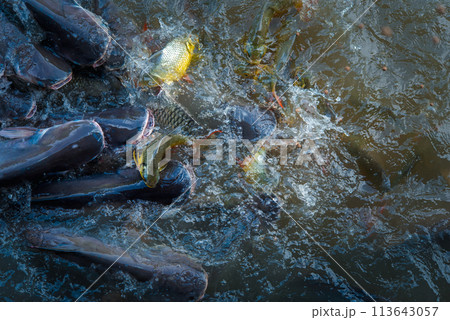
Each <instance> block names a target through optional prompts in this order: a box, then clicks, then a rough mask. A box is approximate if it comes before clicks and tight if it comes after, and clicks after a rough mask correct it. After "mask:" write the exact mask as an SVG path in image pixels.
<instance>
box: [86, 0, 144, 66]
mask: <svg viewBox="0 0 450 320" xmlns="http://www.w3.org/2000/svg"><path fill="white" fill-rule="evenodd" d="M93 8H94V9H93V12H94V13H95V14H97V15H99V16H101V17H102V18H103V19H104V20H105V21H106V22H107V23H108V27H109V29H110V30H111V33H112V34H113V35H114V41H113V42H112V44H111V50H110V53H109V56H108V58H107V60H106V62H105V65H104V66H105V67H106V68H107V69H108V70H121V69H124V68H125V67H126V62H127V56H128V54H130V52H131V51H132V49H133V39H134V38H135V37H136V36H137V35H139V34H140V32H139V28H138V26H137V25H136V23H135V22H134V21H133V20H132V19H131V17H129V16H126V14H124V10H122V9H121V8H119V7H118V6H117V5H116V4H115V3H114V2H113V1H111V0H94V1H93Z"/></svg>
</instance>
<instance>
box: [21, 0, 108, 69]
mask: <svg viewBox="0 0 450 320" xmlns="http://www.w3.org/2000/svg"><path fill="white" fill-rule="evenodd" d="M23 1H24V2H25V3H26V5H27V7H28V9H29V10H30V11H31V12H32V14H33V16H34V18H35V19H36V21H37V22H38V24H39V25H40V26H41V28H42V29H43V30H44V31H46V32H47V35H48V41H49V43H50V46H51V47H52V49H53V50H54V51H55V53H57V54H58V55H60V56H61V57H63V58H65V59H67V60H69V61H71V62H72V63H75V64H78V65H81V66H93V67H97V66H100V65H102V64H103V63H104V62H105V60H106V58H107V56H108V50H109V47H110V45H111V36H110V35H109V30H108V27H107V26H106V24H105V22H104V21H103V19H102V18H100V17H99V16H97V15H96V14H94V13H92V12H90V11H88V10H86V9H85V8H83V7H80V6H79V5H78V4H76V3H75V2H74V1H73V0H23Z"/></svg>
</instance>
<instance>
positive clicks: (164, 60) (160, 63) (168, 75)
mask: <svg viewBox="0 0 450 320" xmlns="http://www.w3.org/2000/svg"><path fill="white" fill-rule="evenodd" d="M197 43H199V40H198V37H197V36H194V35H188V36H185V37H179V38H175V39H173V40H172V41H170V42H169V43H168V44H167V45H166V46H165V47H164V49H162V50H160V51H158V52H156V53H155V54H153V55H152V56H150V58H149V61H148V63H149V64H150V66H149V68H148V69H145V70H143V73H142V76H141V80H140V85H141V86H142V87H158V86H161V85H162V84H163V83H167V84H170V83H173V82H176V81H179V80H180V79H181V78H182V77H183V76H184V75H185V74H186V71H187V69H188V67H189V66H190V64H191V62H192V58H193V56H194V50H195V46H196V44H197Z"/></svg>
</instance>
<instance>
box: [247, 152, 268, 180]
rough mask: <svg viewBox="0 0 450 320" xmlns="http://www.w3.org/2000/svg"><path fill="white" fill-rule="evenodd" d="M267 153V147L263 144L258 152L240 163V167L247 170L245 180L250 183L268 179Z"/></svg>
mask: <svg viewBox="0 0 450 320" xmlns="http://www.w3.org/2000/svg"><path fill="white" fill-rule="evenodd" d="M266 155H267V150H266V147H265V146H261V147H260V148H259V149H258V150H256V152H254V153H253V154H252V155H250V156H248V157H246V158H245V159H244V160H243V161H242V162H241V163H240V167H241V168H242V170H244V172H245V180H246V181H247V182H248V183H250V184H253V183H258V184H261V183H263V181H265V180H267V171H266V162H265V161H266Z"/></svg>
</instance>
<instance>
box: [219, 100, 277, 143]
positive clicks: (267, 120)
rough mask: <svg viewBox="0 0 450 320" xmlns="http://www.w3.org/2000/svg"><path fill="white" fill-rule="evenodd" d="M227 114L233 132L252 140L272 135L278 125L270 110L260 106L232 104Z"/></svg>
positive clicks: (228, 107)
mask: <svg viewBox="0 0 450 320" xmlns="http://www.w3.org/2000/svg"><path fill="white" fill-rule="evenodd" d="M226 110H227V115H228V118H229V120H230V121H229V124H230V129H231V132H233V133H235V134H237V135H238V136H239V137H241V138H243V139H248V140H251V141H255V140H259V139H263V138H265V137H268V136H270V135H271V134H272V133H273V132H274V131H275V129H276V127H277V120H276V118H275V116H274V115H273V113H272V112H271V111H269V110H263V109H260V108H258V107H250V106H239V105H230V106H227V108H226Z"/></svg>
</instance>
